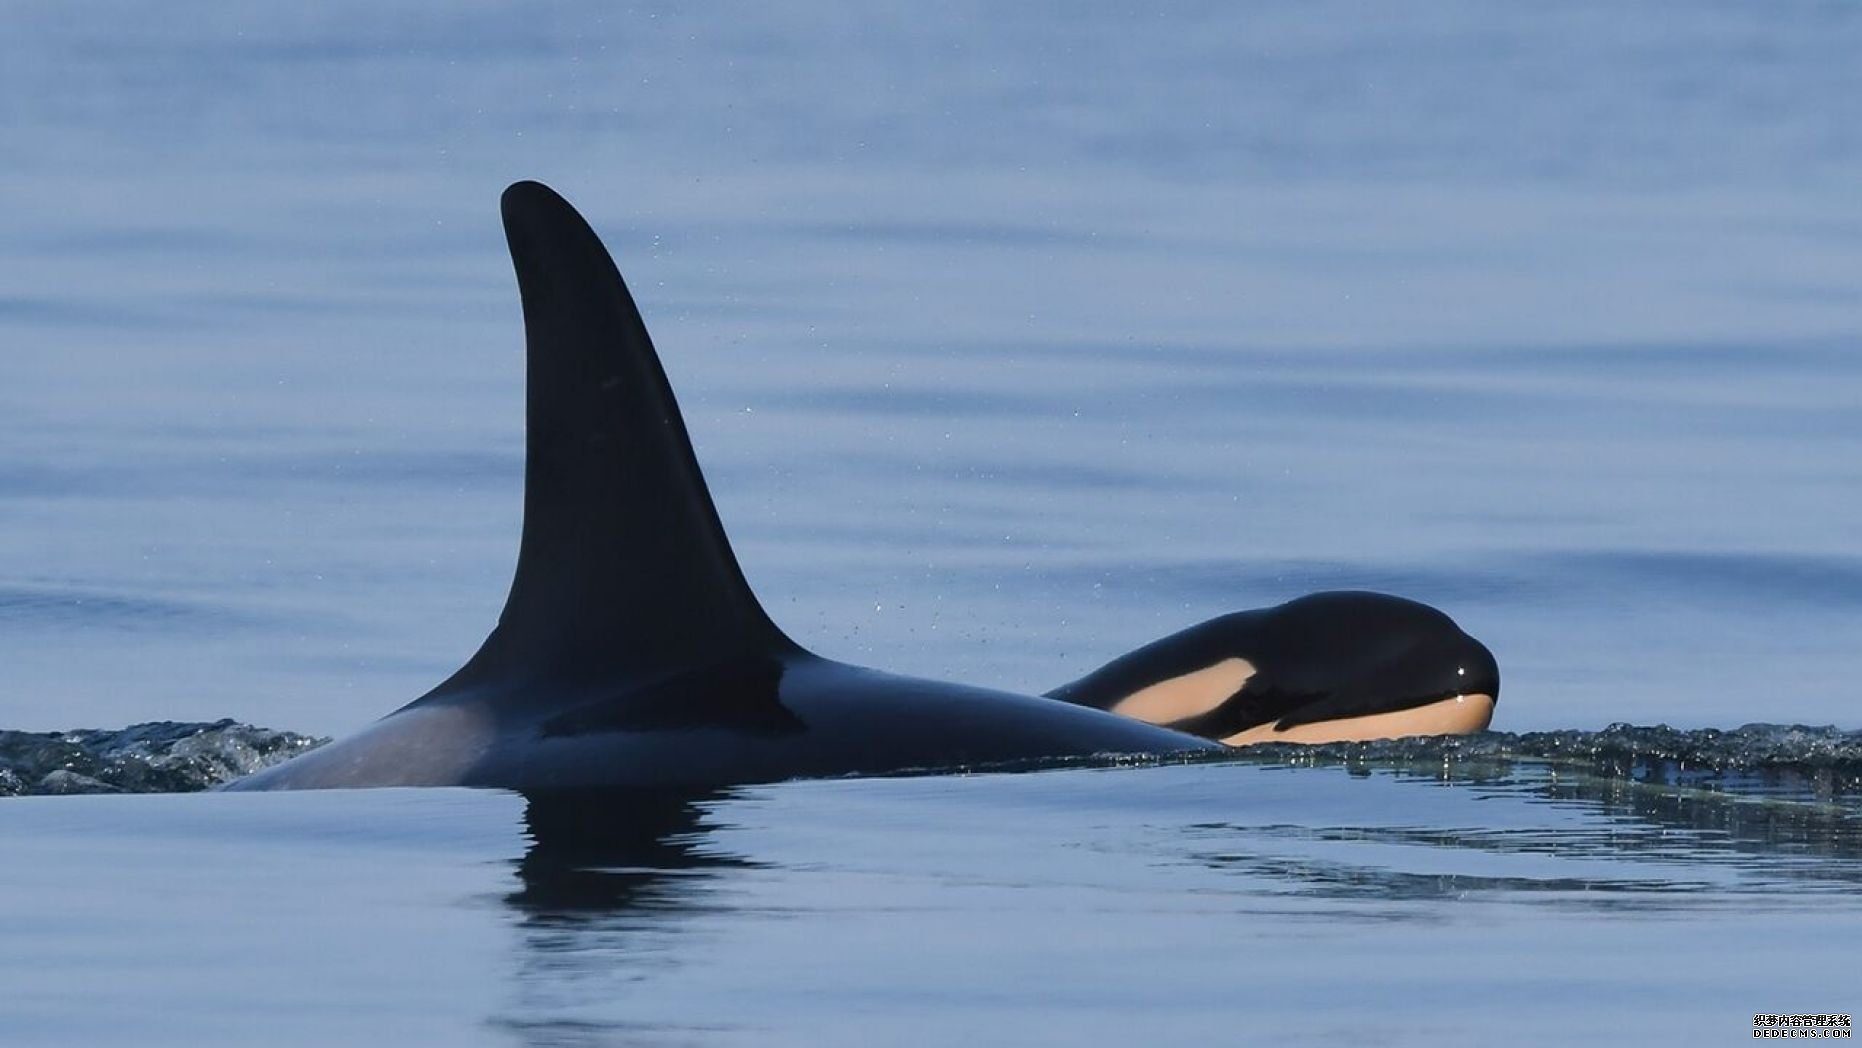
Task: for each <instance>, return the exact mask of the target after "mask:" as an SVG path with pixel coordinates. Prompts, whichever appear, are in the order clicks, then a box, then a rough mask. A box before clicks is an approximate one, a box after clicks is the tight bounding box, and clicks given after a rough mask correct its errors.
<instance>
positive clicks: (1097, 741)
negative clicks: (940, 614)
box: [225, 182, 1498, 794]
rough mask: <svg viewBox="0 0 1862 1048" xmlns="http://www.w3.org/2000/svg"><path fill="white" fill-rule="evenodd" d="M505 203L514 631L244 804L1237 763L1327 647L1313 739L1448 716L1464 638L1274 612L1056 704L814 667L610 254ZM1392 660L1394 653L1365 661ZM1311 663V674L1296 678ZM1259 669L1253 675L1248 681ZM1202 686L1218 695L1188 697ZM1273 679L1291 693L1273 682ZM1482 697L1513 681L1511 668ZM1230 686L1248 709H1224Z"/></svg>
mask: <svg viewBox="0 0 1862 1048" xmlns="http://www.w3.org/2000/svg"><path fill="white" fill-rule="evenodd" d="M502 211H503V218H504V229H505V236H506V240H507V241H508V243H509V247H510V253H511V259H512V263H513V265H514V267H515V269H516V273H517V283H518V290H519V294H520V297H521V299H522V303H523V319H524V329H525V345H526V361H527V363H526V371H527V379H526V380H527V386H526V404H525V419H526V433H525V455H526V460H525V472H524V504H523V505H524V512H523V528H522V537H521V540H520V544H519V549H518V556H517V567H516V572H515V575H514V577H513V579H512V582H511V587H510V592H509V594H508V595H507V597H506V599H505V604H504V609H503V611H502V612H501V613H500V615H499V617H498V621H497V624H496V626H495V627H494V628H493V629H492V630H491V633H490V635H489V636H487V637H486V638H485V641H484V642H483V644H482V645H481V646H480V647H479V649H478V651H477V653H476V654H474V655H473V656H472V657H471V658H470V659H469V660H468V661H467V662H466V664H465V665H464V666H462V667H461V668H460V669H459V670H458V671H457V672H455V673H454V674H453V675H452V676H450V677H448V678H447V679H446V680H444V681H442V682H441V683H440V684H439V685H437V686H436V687H434V688H433V689H432V690H431V691H429V692H427V693H426V694H425V695H422V696H421V697H419V698H418V699H415V700H414V701H413V702H411V703H409V704H407V705H406V706H404V707H402V708H401V709H399V710H396V711H395V712H393V713H391V714H389V715H388V716H386V717H384V718H382V719H381V720H379V721H377V722H375V723H374V724H373V725H370V726H369V727H367V728H365V729H363V730H362V731H360V732H359V733H357V734H355V735H352V736H350V737H348V738H345V739H341V740H339V741H337V742H334V743H332V744H330V745H327V746H324V747H321V748H319V749H316V750H312V751H310V752H308V753H305V754H302V755H300V756H298V757H296V758H294V759H292V760H290V761H287V762H285V763H282V764H279V765H275V766H273V767H270V768H267V769H264V770H261V771H259V772H257V773H254V774H252V775H250V776H247V777H246V778H243V779H240V780H237V781H235V782H232V783H229V784H228V785H227V786H226V787H225V788H227V789H234V790H261V789H314V788H333V787H372V786H476V787H490V788H503V789H512V790H518V791H521V792H524V793H526V794H543V793H553V792H557V791H578V790H605V789H616V788H618V789H659V790H665V789H673V790H681V789H709V788H715V787H719V786H728V785H735V784H745V783H755V782H769V781H779V780H784V779H794V778H817V777H832V776H847V775H882V774H899V773H906V772H915V771H937V770H945V771H948V770H955V769H975V768H995V767H1011V766H1028V765H1031V764H1035V765H1038V764H1040V763H1042V762H1052V761H1060V760H1065V759H1068V758H1091V757H1104V756H1108V755H1152V756H1159V755H1171V754H1179V753H1203V752H1220V751H1222V750H1224V749H1225V748H1226V747H1224V746H1223V744H1222V742H1220V741H1218V740H1220V739H1222V738H1227V737H1229V736H1233V735H1236V734H1239V733H1241V732H1243V731H1245V730H1247V728H1246V726H1244V727H1239V728H1238V727H1236V725H1238V724H1240V723H1241V721H1242V720H1246V719H1247V717H1249V716H1255V715H1259V716H1261V717H1264V718H1266V719H1265V720H1263V721H1260V722H1259V723H1260V724H1268V726H1269V728H1270V729H1271V730H1280V727H1281V724H1282V722H1288V721H1289V719H1291V720H1292V721H1298V720H1299V718H1300V717H1301V714H1300V713H1299V712H1298V710H1299V709H1302V708H1306V707H1310V706H1312V700H1313V695H1312V694H1311V692H1310V688H1311V686H1313V685H1315V684H1317V683H1321V682H1322V681H1323V680H1324V679H1325V678H1326V677H1327V676H1328V674H1327V670H1326V666H1327V665H1328V660H1329V659H1330V658H1331V654H1332V653H1331V652H1330V651H1329V650H1328V648H1327V645H1344V646H1345V647H1346V648H1347V649H1352V650H1353V651H1354V652H1356V653H1355V654H1354V655H1353V657H1352V658H1349V659H1345V660H1343V661H1342V662H1338V661H1336V660H1334V661H1333V663H1332V664H1334V665H1340V664H1349V665H1350V666H1351V667H1352V668H1353V670H1354V671H1356V672H1357V676H1358V677H1362V678H1364V680H1363V681H1362V682H1361V684H1362V686H1361V687H1359V686H1357V685H1354V688H1355V689H1356V690H1354V691H1353V692H1352V694H1351V695H1349V696H1347V697H1346V698H1344V699H1343V700H1339V701H1334V702H1333V703H1332V705H1330V706H1326V707H1323V708H1316V709H1317V713H1316V714H1315V715H1316V716H1319V721H1318V722H1314V723H1319V722H1332V721H1338V720H1341V719H1344V720H1349V719H1351V718H1354V717H1361V716H1363V715H1365V714H1367V713H1371V714H1378V713H1387V712H1389V711H1391V710H1396V711H1401V710H1403V709H1411V708H1420V707H1422V705H1423V704H1424V703H1428V702H1434V701H1438V700H1440V699H1441V698H1442V695H1441V694H1438V692H1439V691H1440V689H1439V688H1438V687H1437V684H1438V682H1439V679H1441V678H1442V675H1443V674H1444V673H1450V672H1452V670H1453V668H1454V667H1456V666H1457V665H1463V664H1466V663H1468V662H1469V661H1470V657H1469V656H1468V655H1467V651H1466V650H1465V648H1464V646H1461V645H1459V642H1458V641H1456V640H1455V638H1463V637H1464V636H1465V635H1463V634H1461V633H1460V631H1459V630H1458V629H1453V628H1452V624H1450V625H1449V627H1448V629H1449V630H1452V633H1444V635H1445V636H1448V637H1449V640H1450V641H1451V642H1450V643H1443V644H1437V645H1435V646H1433V647H1429V646H1428V645H1424V647H1428V648H1429V650H1428V651H1426V652H1424V653H1423V655H1421V656H1417V659H1418V660H1419V661H1418V665H1421V664H1423V663H1426V664H1427V671H1426V672H1420V673H1416V674H1411V677H1413V678H1414V681H1411V680H1409V679H1407V678H1406V679H1405V681H1404V687H1402V688H1399V689H1396V691H1394V692H1390V691H1389V690H1388V689H1386V691H1385V692H1379V690H1378V688H1377V684H1378V681H1379V676H1380V675H1379V669H1378V668H1379V666H1380V665H1381V662H1380V658H1379V657H1378V656H1379V655H1380V653H1383V654H1387V653H1384V652H1383V649H1384V648H1387V647H1389V646H1390V645H1389V644H1388V643H1387V642H1388V641H1389V640H1390V639H1391V638H1390V637H1388V636H1368V637H1367V636H1365V635H1364V634H1361V633H1357V632H1353V631H1351V630H1346V631H1344V632H1343V633H1337V631H1334V634H1336V635H1334V634H1328V635H1326V636H1324V637H1312V638H1308V639H1307V640H1306V641H1304V642H1300V641H1293V640H1289V639H1288V637H1287V636H1285V635H1283V634H1284V633H1285V631H1284V630H1283V631H1282V634H1276V633H1275V632H1274V630H1273V629H1272V628H1271V627H1272V624H1273V623H1274V622H1277V621H1283V620H1285V619H1286V618H1287V616H1286V615H1285V614H1281V615H1280V616H1279V617H1278V618H1276V617H1275V616H1274V614H1273V613H1272V612H1264V613H1249V612H1243V613H1238V614H1239V615H1242V616H1244V618H1241V619H1234V618H1233V617H1224V619H1217V620H1212V622H1213V623H1214V625H1211V624H1209V623H1205V624H1204V626H1202V627H1195V628H1193V629H1191V630H1188V631H1185V632H1184V633H1183V634H1179V635H1178V636H1177V637H1174V638H1165V639H1164V640H1163V641H1159V642H1157V644H1156V645H1152V646H1149V647H1147V648H1143V649H1139V651H1137V652H1134V653H1133V654H1132V655H1130V656H1126V657H1125V658H1123V659H1120V660H1118V661H1115V662H1114V663H1112V664H1111V665H1109V666H1108V667H1106V668H1105V669H1103V670H1101V671H1099V672H1098V673H1095V674H1093V675H1089V676H1088V677H1086V678H1082V679H1081V680H1080V681H1076V682H1074V683H1073V684H1071V685H1067V686H1065V687H1063V688H1060V689H1057V690H1056V691H1055V692H1053V693H1052V694H1051V695H1049V696H1033V695H1018V694H1013V693H1009V692H1003V691H995V690H990V689H986V688H978V687H971V686H968V685H962V684H953V683H945V682H941V681H931V680H922V679H916V678H911V677H903V676H897V675H894V674H889V673H883V672H880V671H878V670H872V669H866V668H863V667H858V666H852V665H847V664H844V663H840V662H836V661H833V660H831V659H827V658H823V657H821V656H819V655H816V654H813V653H812V652H809V651H807V650H805V649H804V648H802V647H801V646H800V645H799V644H797V643H795V642H794V641H793V640H791V639H790V638H789V637H788V636H786V635H785V634H784V633H783V632H782V631H781V630H780V629H779V628H778V627H777V626H776V624H775V623H774V622H772V621H771V619H770V618H769V616H768V615H767V614H766V613H765V612H764V610H763V608H762V606H761V605H760V604H759V603H758V602H757V599H756V597H755V595H754V594H753V593H752V592H751V590H750V587H749V584H748V583H747V582H746V581H745V579H744V575H743V572H742V570H741V569H740V568H739V566H738V563H737V560H736V557H735V555H734V554H733V553H732V551H731V547H730V543H729V541H728V540H727V539H726V537H725V533H724V528H723V525H722V523H721V522H720V521H719V518H718V514H717V510H716V509H715V507H714V506H713V504H712V501H711V497H710V494H709V493H708V491H707V490H706V487H705V482H704V478H703V476H702V474H701V473H700V471H699V467H698V462H697V459H696V457H695V456H694V454H693V451H692V446H691V441H690V439H689V438H688V436H687V434H686V429H685V424H684V422H683V420H682V419H681V417H680V415H679V410H678V407H677V405H676V403H675V402H674V400H673V395H672V390H671V388H670V386H669V385H668V383H667V381H666V376H665V373H664V371H663V370H662V369H661V367H660V363H659V359H658V357H657V355H656V354H655V352H654V349H653V344H652V342H651V340H650V339H649V338H648V336H647V330H646V326H645V324H644V322H643V321H642V320H641V317H640V313H639V310H638V308H637V307H636V305H635V303H634V300H633V297H632V295H631V294H630V293H629V292H628V290H627V287H626V285H625V284H624V283H623V282H622V280H621V276H620V272H619V270H618V269H617V268H616V267H615V264H614V262H613V260H612V258H611V257H610V256H609V254H608V252H607V250H606V248H604V247H603V246H602V244H601V241H600V240H599V238H597V236H596V235H595V233H594V231H593V230H592V229H591V228H590V227H589V225H588V224H587V223H586V222H585V221H584V220H583V219H582V217H581V216H580V215H579V214H577V213H576V211H575V210H574V208H572V207H571V206H570V205H569V203H568V202H567V201H565V200H564V199H563V198H562V197H560V196H558V195H557V194H556V193H555V192H554V191H553V190H551V189H549V188H548V187H546V186H544V185H541V184H540V183H536V182H519V183H517V184H515V185H513V186H511V187H510V188H509V189H507V190H506V191H505V193H504V196H503V201H502ZM1320 596H1326V595H1320ZM1332 596H1334V597H1337V595H1332ZM1371 596H1374V595H1363V594H1359V595H1346V596H1345V597H1344V598H1343V600H1344V603H1345V604H1347V605H1349V604H1352V603H1354V602H1356V601H1361V600H1363V599H1365V598H1367V597H1371ZM1379 599H1389V600H1394V599H1395V598H1379ZM1295 603H1298V602H1295ZM1405 603H1407V602H1405ZM1416 607H1423V606H1421V605H1417V606H1416ZM1280 610H1281V609H1273V611H1280ZM1428 610H1430V611H1433V609H1428ZM1435 614H1436V615H1437V616H1439V619H1440V621H1437V620H1436V619H1427V620H1426V622H1423V623H1422V624H1423V625H1426V626H1428V627H1431V628H1432V629H1433V631H1434V632H1438V633H1439V632H1443V630H1442V623H1445V622H1446V621H1447V620H1446V616H1440V613H1435ZM1246 616H1252V617H1251V618H1249V617H1246ZM1294 618H1296V619H1297V618H1299V616H1294ZM1321 618H1324V615H1323V614H1321ZM1424 618H1425V619H1426V617H1424ZM1225 621H1227V622H1228V624H1229V625H1230V626H1240V627H1242V628H1241V629H1239V630H1238V631H1237V630H1234V629H1224V627H1223V625H1222V624H1223V623H1224V622H1225ZM1419 621H1420V620H1419ZM1414 625H1415V623H1409V622H1405V623H1404V624H1403V631H1402V632H1404V633H1405V635H1407V633H1408V632H1410V630H1411V627H1412V626H1414ZM1294 626H1295V627H1297V626H1298V623H1297V622H1296V623H1295V624H1294ZM1294 632H1296V633H1297V632H1298V630H1297V628H1295V629H1294ZM1424 632H1425V633H1427V632H1430V631H1429V630H1425V631H1424ZM1223 637H1227V638H1228V639H1229V640H1230V641H1234V642H1235V643H1229V644H1227V646H1226V647H1225V646H1224V644H1223V643H1219V642H1218V641H1220V640H1221V638H1223ZM1212 638H1214V639H1213V640H1212ZM1467 639H1468V640H1469V642H1470V643H1472V641H1471V638H1467ZM1262 644H1266V645H1267V648H1265V649H1263V648H1262ZM1302 644H1304V646H1303V647H1302ZM1276 646H1277V647H1276ZM1367 647H1368V648H1372V649H1376V650H1375V651H1372V652H1370V654H1369V655H1368V656H1366V655H1365V654H1364V653H1363V652H1358V651H1356V649H1359V648H1367ZM1398 647H1402V645H1398ZM1475 647H1476V648H1478V644H1476V645H1475ZM1406 650H1407V649H1406ZM1479 651H1480V652H1481V653H1483V654H1484V652H1485V649H1484V648H1482V649H1479ZM1289 655H1290V656H1294V657H1291V658H1289V657H1286V656H1289ZM1398 656H1399V658H1398V661H1399V662H1401V661H1402V653H1401V652H1399V653H1398ZM1199 659H1200V660H1201V662H1200V663H1199V662H1198V660H1199ZM1302 660H1303V661H1304V662H1305V663H1311V666H1309V667H1307V668H1306V669H1303V670H1295V669H1292V668H1290V667H1293V666H1295V665H1296V664H1300V663H1301V662H1302ZM1238 662H1239V663H1246V664H1247V665H1248V667H1249V672H1248V674H1247V675H1246V676H1238V675H1237V674H1236V673H1234V672H1233V670H1235V669H1236V668H1237V667H1236V665H1235V664H1236V663H1238ZM1491 664H1492V659H1491V657H1490V656H1489V657H1488V658H1487V662H1486V665H1489V666H1490V665H1491ZM1212 667H1213V668H1212ZM1276 667H1277V668H1276ZM1463 668H1465V666H1463ZM1267 669H1272V670H1273V672H1271V673H1265V674H1264V673H1263V670H1267ZM1484 672H1485V671H1484V670H1483V673H1484ZM1199 673H1200V674H1201V675H1200V676H1198V674H1199ZM1335 675H1336V674H1334V676H1335ZM1184 677H1188V678H1190V680H1191V681H1192V682H1193V683H1194V685H1195V686H1194V687H1189V688H1187V689H1186V688H1184V687H1181V686H1179V687H1177V688H1171V687H1168V685H1169V683H1170V682H1171V681H1172V680H1177V679H1178V678H1184ZM1270 678H1271V679H1272V680H1274V681H1277V682H1279V683H1276V684H1275V686H1274V688H1272V689H1269V688H1265V687H1264V686H1263V683H1262V682H1266V681H1268V680H1270ZM1354 679H1355V678H1354ZM1177 683H1178V685H1182V683H1183V682H1182V681H1181V680H1177ZM1467 683H1468V684H1469V685H1470V686H1473V685H1475V684H1478V685H1479V686H1480V687H1484V688H1486V690H1485V691H1484V692H1480V694H1482V695H1493V694H1497V691H1498V681H1497V677H1495V678H1494V679H1493V682H1492V684H1491V685H1488V684H1487V677H1485V676H1482V677H1481V678H1480V680H1479V681H1468V682H1467ZM1411 684H1415V685H1416V686H1414V687H1412V686H1410V685H1411ZM1231 685H1232V686H1231ZM1153 686H1161V687H1163V691H1173V692H1174V691H1185V692H1186V693H1187V692H1195V693H1196V695H1195V696H1194V697H1190V698H1184V699H1183V701H1184V702H1185V703H1188V704H1189V705H1187V706H1179V707H1177V710H1178V711H1179V712H1181V711H1182V710H1184V709H1189V710H1191V712H1190V713H1188V714H1184V715H1173V714H1171V713H1170V712H1169V708H1168V707H1169V704H1168V703H1161V702H1156V701H1152V700H1154V699H1155V698H1156V697H1157V696H1158V695H1159V694H1161V692H1159V691H1150V692H1147V691H1146V690H1145V689H1146V688H1151V687H1153ZM1211 689H1213V690H1214V691H1222V692H1223V694H1221V695H1218V696H1216V697H1215V699H1214V700H1212V699H1210V698H1209V697H1208V695H1206V694H1202V693H1204V692H1210V691H1211ZM1224 689H1226V690H1224ZM1301 689H1307V690H1306V691H1302V690H1301ZM1296 694H1297V698H1298V701H1295V702H1293V703H1292V705H1289V700H1288V698H1287V696H1292V695H1296ZM1269 695H1271V696H1272V697H1271V698H1267V699H1263V696H1269ZM1134 696H1136V698H1134ZM1145 696H1149V697H1150V698H1145ZM1244 697H1245V698H1244ZM1321 697H1323V696H1321ZM1231 699H1234V700H1235V701H1233V702H1231V701H1230V700H1231ZM1218 700H1219V701H1218ZM1380 703H1381V704H1382V705H1380ZM1489 708H1491V700H1490V701H1489ZM1249 710H1251V711H1253V712H1252V713H1245V712H1244V711H1249ZM1147 714H1148V716H1147ZM1238 718H1239V719H1238ZM1153 722H1155V723H1153ZM1269 722H1272V723H1269ZM1481 724H1482V726H1484V725H1485V721H1484V720H1483V721H1482V722H1481ZM1255 726H1258V724H1257V725H1255ZM1298 726H1299V725H1298V724H1295V723H1288V724H1286V725H1285V727H1286V729H1287V730H1294V729H1296V728H1297V727H1298ZM1476 730H1477V729H1476Z"/></svg>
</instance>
